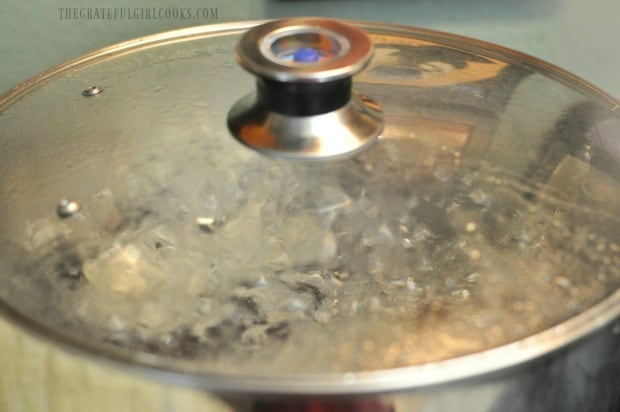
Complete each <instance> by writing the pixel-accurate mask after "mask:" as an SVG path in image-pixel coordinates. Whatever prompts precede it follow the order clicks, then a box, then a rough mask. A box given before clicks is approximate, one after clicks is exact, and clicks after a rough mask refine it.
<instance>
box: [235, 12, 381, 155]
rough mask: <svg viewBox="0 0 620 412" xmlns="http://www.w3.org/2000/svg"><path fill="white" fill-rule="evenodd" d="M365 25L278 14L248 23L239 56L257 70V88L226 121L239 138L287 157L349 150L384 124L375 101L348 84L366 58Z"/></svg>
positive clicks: (369, 49)
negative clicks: (280, 17) (265, 20)
mask: <svg viewBox="0 0 620 412" xmlns="http://www.w3.org/2000/svg"><path fill="white" fill-rule="evenodd" d="M372 53H373V45H372V42H371V40H370V37H369V36H368V35H366V34H365V33H364V32H363V31H362V30H360V29H358V28H356V27H354V26H351V25H348V24H345V23H342V22H339V21H336V20H330V19H323V18H292V19H284V20H275V21H271V22H268V23H265V24H262V25H259V26H256V27H254V28H252V29H250V30H249V31H247V32H246V33H245V34H244V35H243V36H242V37H241V39H240V40H239V43H238V44H237V61H238V62H239V64H240V65H241V66H242V67H243V68H244V69H246V70H247V71H249V72H250V73H251V74H253V75H255V76H256V91H255V92H254V93H252V94H250V95H247V96H245V97H244V98H242V99H240V100H239V101H237V103H236V104H235V105H233V107H232V108H231V109H230V110H229V112H228V128H229V130H230V132H231V134H232V135H233V136H234V137H235V138H236V139H237V140H239V141H240V142H241V143H243V144H244V145H246V146H248V147H250V148H252V149H254V150H257V151H259V152H261V153H263V154H267V155H270V156H277V157H287V158H291V159H306V160H324V159H331V158H336V157H346V156H348V155H352V154H354V153H357V152H358V151H360V150H362V149H364V148H366V147H369V146H370V145H371V144H372V143H374V142H376V141H377V139H378V137H379V135H380V134H381V132H382V131H383V114H382V111H381V108H380V106H379V105H378V104H377V103H375V102H374V101H372V100H371V99H370V98H368V97H366V96H360V95H357V94H356V93H355V92H354V90H353V81H352V78H353V75H355V74H356V73H358V72H360V71H361V70H363V69H364V68H365V67H366V65H367V64H368V62H369V61H370V59H371V57H372Z"/></svg>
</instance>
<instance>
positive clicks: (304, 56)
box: [293, 47, 321, 63]
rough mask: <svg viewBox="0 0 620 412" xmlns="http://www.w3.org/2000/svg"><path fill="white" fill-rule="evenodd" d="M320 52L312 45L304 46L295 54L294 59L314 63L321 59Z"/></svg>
mask: <svg viewBox="0 0 620 412" xmlns="http://www.w3.org/2000/svg"><path fill="white" fill-rule="evenodd" d="M320 57H321V56H320V55H319V52H318V51H316V50H315V49H312V48H310V47H302V48H301V49H299V50H297V51H296V52H295V54H294V55H293V60H294V61H296V62H300V63H312V62H317V61H319V58H320Z"/></svg>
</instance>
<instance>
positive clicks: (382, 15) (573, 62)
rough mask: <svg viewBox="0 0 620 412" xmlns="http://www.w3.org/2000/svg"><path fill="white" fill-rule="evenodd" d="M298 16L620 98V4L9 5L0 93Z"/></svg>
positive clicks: (66, 1) (290, 0)
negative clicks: (477, 48)
mask: <svg viewBox="0 0 620 412" xmlns="http://www.w3.org/2000/svg"><path fill="white" fill-rule="evenodd" d="M66 7H78V8H79V7H184V8H198V7H200V8H217V9H218V16H217V17H218V19H217V20H207V21H201V20H142V21H136V20H132V21H128V20H116V21H113V20H105V21H93V20H91V21H89V20H63V19H61V18H60V13H59V10H58V9H59V8H66ZM292 15H318V16H327V17H338V18H349V19H360V20H374V21H383V22H390V23H399V24H407V25H414V26H419V27H425V28H431V29H437V30H442V31H447V32H451V33H455V34H460V35H465V36H470V37H475V38H478V39H481V40H486V41H490V42H493V43H497V44H500V45H503V46H506V47H510V48H513V49H516V50H519V51H522V52H525V53H528V54H531V55H534V56H536V57H539V58H541V59H543V60H546V61H549V62H551V63H553V64H555V65H558V66H560V67H562V68H564V69H567V70H569V71H571V72H573V73H575V74H577V75H578V76H581V77H583V78H584V79H586V80H588V81H590V82H591V83H593V84H595V85H596V86H598V87H600V88H602V89H604V90H606V91H607V92H608V93H610V94H612V95H613V96H615V97H620V44H619V43H620V0H593V1H592V0H591V1H586V0H410V1H406V0H384V1H378V0H375V1H370V0H315V1H310V0H306V1H304V0H253V1H252V0H236V1H233V0H229V1H224V0H176V1H170V0H168V1H165V0H157V1H146V0H63V1H57V0H54V1H52V0H31V1H20V0H2V1H1V2H0V56H1V58H0V92H2V91H6V90H8V89H9V88H11V87H12V86H14V85H15V84H17V83H19V82H20V81H22V80H24V79H26V78H28V77H31V76H34V75H36V74H37V73H39V72H41V71H43V70H45V69H47V68H49V67H51V66H54V65H56V64H60V63H62V62H64V61H66V60H68V59H70V58H73V57H77V56H79V55H81V54H84V53H87V52H89V51H92V50H95V49H98V48H101V47H104V46H107V45H110V44H113V43H117V42H120V41H124V40H129V39H132V38H135V37H139V36H144V35H148V34H153V33H157V32H161V31H166V30H171V29H175V28H180V27H186V26H193V25H199V24H205V23H206V24H213V23H216V22H230V21H236V20H251V19H264V18H276V17H283V16H292Z"/></svg>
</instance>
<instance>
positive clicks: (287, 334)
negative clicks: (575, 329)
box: [4, 139, 620, 373]
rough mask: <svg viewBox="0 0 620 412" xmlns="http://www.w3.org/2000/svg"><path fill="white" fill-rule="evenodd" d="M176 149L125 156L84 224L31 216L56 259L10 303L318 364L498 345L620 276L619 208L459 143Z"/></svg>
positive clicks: (255, 362)
mask: <svg viewBox="0 0 620 412" xmlns="http://www.w3.org/2000/svg"><path fill="white" fill-rule="evenodd" d="M403 145H405V146H403ZM169 149H170V150H169V151H167V152H165V151H161V152H151V153H147V155H145V157H144V159H143V160H142V161H140V162H135V163H133V164H131V166H118V167H116V168H115V169H114V170H115V172H114V174H112V175H110V176H108V179H107V186H106V187H104V188H101V190H99V191H97V192H96V193H94V194H93V195H92V197H91V198H89V199H81V209H80V212H79V213H78V214H77V215H75V216H72V217H69V218H65V219H60V218H58V217H56V216H54V217H51V216H46V217H41V218H34V219H31V220H29V221H28V222H27V223H26V224H25V227H24V236H23V238H21V239H20V242H21V244H22V248H23V249H24V250H25V251H27V253H29V255H30V256H36V257H37V258H36V259H34V260H32V259H30V260H29V263H27V264H24V263H18V264H16V269H15V276H13V277H12V284H11V286H10V288H7V289H6V290H5V292H4V295H6V299H20V298H26V297H28V299H30V300H31V301H32V302H34V303H33V309H32V313H31V314H32V315H33V316H36V317H39V318H44V319H45V321H44V322H45V323H47V324H48V325H50V326H52V327H55V328H61V329H62V330H64V331H65V332H67V333H71V334H75V335H77V336H80V337H82V338H86V339H90V340H93V341H95V342H100V343H101V344H103V345H108V346H110V347H115V348H121V349H128V350H132V351H134V350H137V351H143V352H147V353H153V354H157V355H161V356H164V357H169V358H181V359H189V360H191V361H192V362H193V363H194V365H197V364H200V365H204V368H205V369H208V370H229V369H230V368H234V369H233V370H235V371H238V372H243V371H246V372H248V371H249V372H252V371H260V372H261V373H263V372H273V373H308V372H342V371H351V370H369V369H379V368H390V367H397V366H405V365H414V364H420V363H424V362H430V361H437V360H441V359H448V358H452V357H456V356H459V355H464V354H468V353H474V352H477V351H480V350H484V349H488V348H491V347H496V346H499V345H502V344H505V343H508V342H512V341H515V340H518V339H520V338H523V337H525V336H528V335H531V334H533V333H535V332H539V331H542V330H544V329H546V328H549V327H551V326H553V325H556V324H558V323H559V322H561V321H563V320H565V319H567V318H569V317H571V316H573V315H575V314H577V313H579V312H581V311H583V310H584V309H586V308H587V307H589V306H591V305H592V304H594V303H595V302H597V301H599V300H600V299H602V298H604V297H605V296H608V295H609V294H611V293H612V292H613V291H614V290H615V289H616V288H617V287H618V285H619V283H620V261H619V260H620V258H619V257H618V256H619V253H618V252H619V250H620V249H619V244H620V243H619V235H620V230H618V229H619V228H620V225H619V221H618V217H617V216H615V215H613V214H611V213H606V212H605V211H604V210H590V209H588V208H584V207H583V206H582V205H580V204H578V203H576V201H575V199H573V198H567V197H566V196H563V194H562V190H561V187H560V188H558V187H557V185H556V186H555V187H554V186H553V185H551V184H548V183H545V182H543V183H530V184H525V183H524V182H523V181H522V180H523V179H517V178H515V177H512V176H510V175H509V174H507V173H505V172H502V171H501V170H498V169H497V168H494V167H492V166H491V165H488V164H485V163H482V165H478V166H476V167H467V166H465V165H461V163H460V155H459V154H458V153H453V152H451V151H450V150H446V148H437V149H436V150H435V151H434V152H433V153H431V154H432V156H430V155H428V153H427V154H426V155H427V156H426V157H424V156H414V155H412V157H410V158H407V157H406V156H403V155H402V153H403V151H404V150H411V148H408V147H406V143H403V142H399V141H398V140H396V139H395V140H394V141H384V143H382V144H381V145H379V146H377V147H375V148H373V149H372V150H370V151H368V152H366V153H364V154H362V155H360V156H358V157H357V158H355V159H351V160H347V161H340V162H333V163H324V164H306V163H302V164H299V163H295V162H287V161H278V160H274V159H266V158H263V157H260V156H258V155H255V154H253V153H245V152H243V153H242V154H241V155H239V156H237V157H235V156H221V157H219V158H218V157H217V156H216V157H215V159H218V160H217V162H211V163H209V161H205V157H204V156H201V153H205V152H208V151H209V150H215V149H213V148H211V147H202V150H201V151H196V154H193V155H190V156H189V157H188V156H187V151H181V149H178V150H177V151H176V152H175V149H174V148H173V146H171V147H170V148H169ZM412 153H415V152H412ZM429 159H430V160H429ZM197 171H200V173H199V174H197ZM610 187H611V188H612V189H614V188H613V187H612V186H610ZM610 190H611V189H610ZM614 190H615V189H614Z"/></svg>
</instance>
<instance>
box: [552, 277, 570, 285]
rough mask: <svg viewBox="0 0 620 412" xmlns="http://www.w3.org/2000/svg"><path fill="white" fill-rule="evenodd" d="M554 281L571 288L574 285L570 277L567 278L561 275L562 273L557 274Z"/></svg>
mask: <svg viewBox="0 0 620 412" xmlns="http://www.w3.org/2000/svg"><path fill="white" fill-rule="evenodd" d="M553 283H555V284H556V285H558V286H560V287H562V288H569V287H570V286H571V285H572V283H571V281H570V279H568V278H566V277H564V276H560V275H558V276H555V277H554V278H553Z"/></svg>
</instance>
